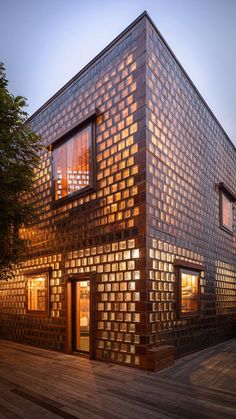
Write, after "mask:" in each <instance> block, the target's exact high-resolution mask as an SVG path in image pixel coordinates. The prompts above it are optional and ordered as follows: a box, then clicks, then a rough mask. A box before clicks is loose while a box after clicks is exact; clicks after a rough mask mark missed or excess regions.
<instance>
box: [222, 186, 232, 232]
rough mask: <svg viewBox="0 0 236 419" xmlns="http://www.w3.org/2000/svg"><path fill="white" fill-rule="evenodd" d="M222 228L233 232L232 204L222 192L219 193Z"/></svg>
mask: <svg viewBox="0 0 236 419" xmlns="http://www.w3.org/2000/svg"><path fill="white" fill-rule="evenodd" d="M221 201H222V203H221V213H222V219H221V222H222V226H223V227H225V228H227V229H228V230H230V231H233V203H232V201H231V199H229V198H228V197H227V196H226V195H225V194H224V193H223V192H222V193H221Z"/></svg>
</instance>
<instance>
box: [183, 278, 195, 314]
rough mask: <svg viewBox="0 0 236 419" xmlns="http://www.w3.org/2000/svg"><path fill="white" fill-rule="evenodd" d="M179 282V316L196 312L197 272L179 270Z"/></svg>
mask: <svg viewBox="0 0 236 419" xmlns="http://www.w3.org/2000/svg"><path fill="white" fill-rule="evenodd" d="M180 281H181V302H180V304H181V307H180V311H181V314H185V315H186V314H193V313H197V312H198V282H199V272H192V271H184V270H180Z"/></svg>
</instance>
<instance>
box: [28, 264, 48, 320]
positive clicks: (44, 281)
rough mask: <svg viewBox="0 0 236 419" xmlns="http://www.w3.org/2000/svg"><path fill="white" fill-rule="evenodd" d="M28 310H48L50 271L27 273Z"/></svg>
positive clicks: (31, 311) (42, 312)
mask: <svg viewBox="0 0 236 419" xmlns="http://www.w3.org/2000/svg"><path fill="white" fill-rule="evenodd" d="M26 297H27V298H26V299H27V312H30V313H33V312H35V313H39V314H40V313H41V314H46V313H47V311H48V273H47V272H44V273H39V274H32V275H27V295H26Z"/></svg>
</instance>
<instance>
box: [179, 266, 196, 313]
mask: <svg viewBox="0 0 236 419" xmlns="http://www.w3.org/2000/svg"><path fill="white" fill-rule="evenodd" d="M178 271H179V276H178V283H179V287H178V288H179V294H178V311H179V317H180V318H192V317H198V316H199V315H200V275H201V271H196V270H192V269H190V268H184V267H182V268H181V267H180V268H179V270H178ZM182 273H186V274H189V275H194V276H196V277H197V278H198V280H197V310H195V311H192V312H183V311H182V304H181V301H182Z"/></svg>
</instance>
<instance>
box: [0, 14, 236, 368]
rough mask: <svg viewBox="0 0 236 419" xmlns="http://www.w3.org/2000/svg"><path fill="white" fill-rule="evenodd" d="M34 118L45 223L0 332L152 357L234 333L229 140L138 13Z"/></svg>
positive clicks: (65, 346)
mask: <svg viewBox="0 0 236 419" xmlns="http://www.w3.org/2000/svg"><path fill="white" fill-rule="evenodd" d="M29 124H30V126H31V127H32V129H33V130H35V131H36V132H37V133H39V134H40V135H41V136H42V138H43V140H44V143H45V149H44V151H43V152H42V156H41V157H42V158H41V164H40V168H39V170H38V172H37V179H36V183H35V191H36V194H35V204H36V206H37V208H38V210H39V213H40V222H39V223H38V224H37V225H35V226H34V227H33V228H31V229H30V230H28V231H24V232H23V234H24V235H25V237H28V238H29V239H30V240H31V243H32V244H31V248H30V252H29V254H28V255H27V256H26V258H25V261H24V262H23V263H22V266H21V267H19V268H18V269H17V270H16V274H15V277H14V278H13V279H11V280H9V281H8V282H2V283H0V336H1V337H3V338H7V339H12V340H16V341H18V342H23V343H29V344H33V345H37V346H40V347H45V348H51V349H56V350H60V351H64V352H67V353H72V352H74V351H78V352H81V353H84V352H86V353H88V354H89V355H90V358H94V359H98V360H106V361H110V362H118V363H122V364H126V365H131V366H136V367H140V368H149V369H155V367H154V366H153V363H152V362H153V361H152V357H153V356H154V358H158V357H159V359H161V358H162V355H161V352H160V351H159V349H161V348H163V347H164V348H165V351H166V352H165V354H166V357H167V358H168V357H169V358H171V356H172V355H171V354H172V352H171V347H174V348H175V350H176V352H177V354H182V353H186V352H190V351H194V350H197V349H199V348H202V347H204V346H207V345H211V344H214V343H217V342H218V341H221V340H223V339H227V338H229V337H232V336H233V334H234V329H235V312H236V302H235V296H236V292H235V290H236V208H235V200H236V149H235V147H234V145H233V144H232V142H231V141H230V140H229V138H228V137H227V135H226V133H225V132H224V130H223V128H222V127H221V126H220V124H219V122H218V121H217V120H216V118H215V117H214V115H213V114H212V112H211V111H210V109H209V108H208V106H207V105H206V103H205V102H204V100H203V99H202V97H201V96H200V94H199V92H198V91H197V89H196V88H195V86H194V85H193V83H192V82H191V80H190V79H189V77H188V76H187V74H186V73H185V71H184V70H183V68H182V67H181V65H180V63H179V62H178V60H177V59H176V57H175V56H174V54H173V53H172V51H171V50H170V48H169V47H168V45H167V44H166V42H165V40H164V39H163V38H162V36H161V35H160V33H159V32H158V30H157V29H156V27H155V25H154V24H153V22H152V21H151V19H150V17H149V16H148V15H147V13H146V12H145V13H143V14H142V15H141V16H140V17H139V18H138V19H136V21H134V22H133V23H132V24H131V25H130V26H129V27H128V28H127V29H126V30H125V31H124V32H122V33H121V34H120V35H119V36H118V37H117V38H116V39H115V40H114V41H113V42H112V43H111V44H110V45H108V47H107V48H105V50H103V51H102V52H101V53H100V54H99V55H98V56H97V57H96V58H95V59H94V60H92V61H91V62H90V63H89V64H88V65H87V66H86V67H85V68H84V69H83V70H82V71H80V73H78V74H77V75H76V76H75V77H74V78H73V79H72V80H71V81H70V82H68V83H67V85H65V86H64V87H63V88H62V89H61V90H60V91H59V92H58V93H57V94H56V95H54V96H53V97H52V98H51V99H50V100H49V101H48V102H47V103H46V104H45V105H43V106H42V108H40V109H39V110H38V111H37V112H36V113H35V114H34V115H33V116H32V117H31V118H30V119H29ZM167 345H171V346H167ZM158 351H159V352H158ZM168 351H169V352H168ZM153 354H154V355H153ZM163 362H164V363H163V365H164V364H165V361H163Z"/></svg>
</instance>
